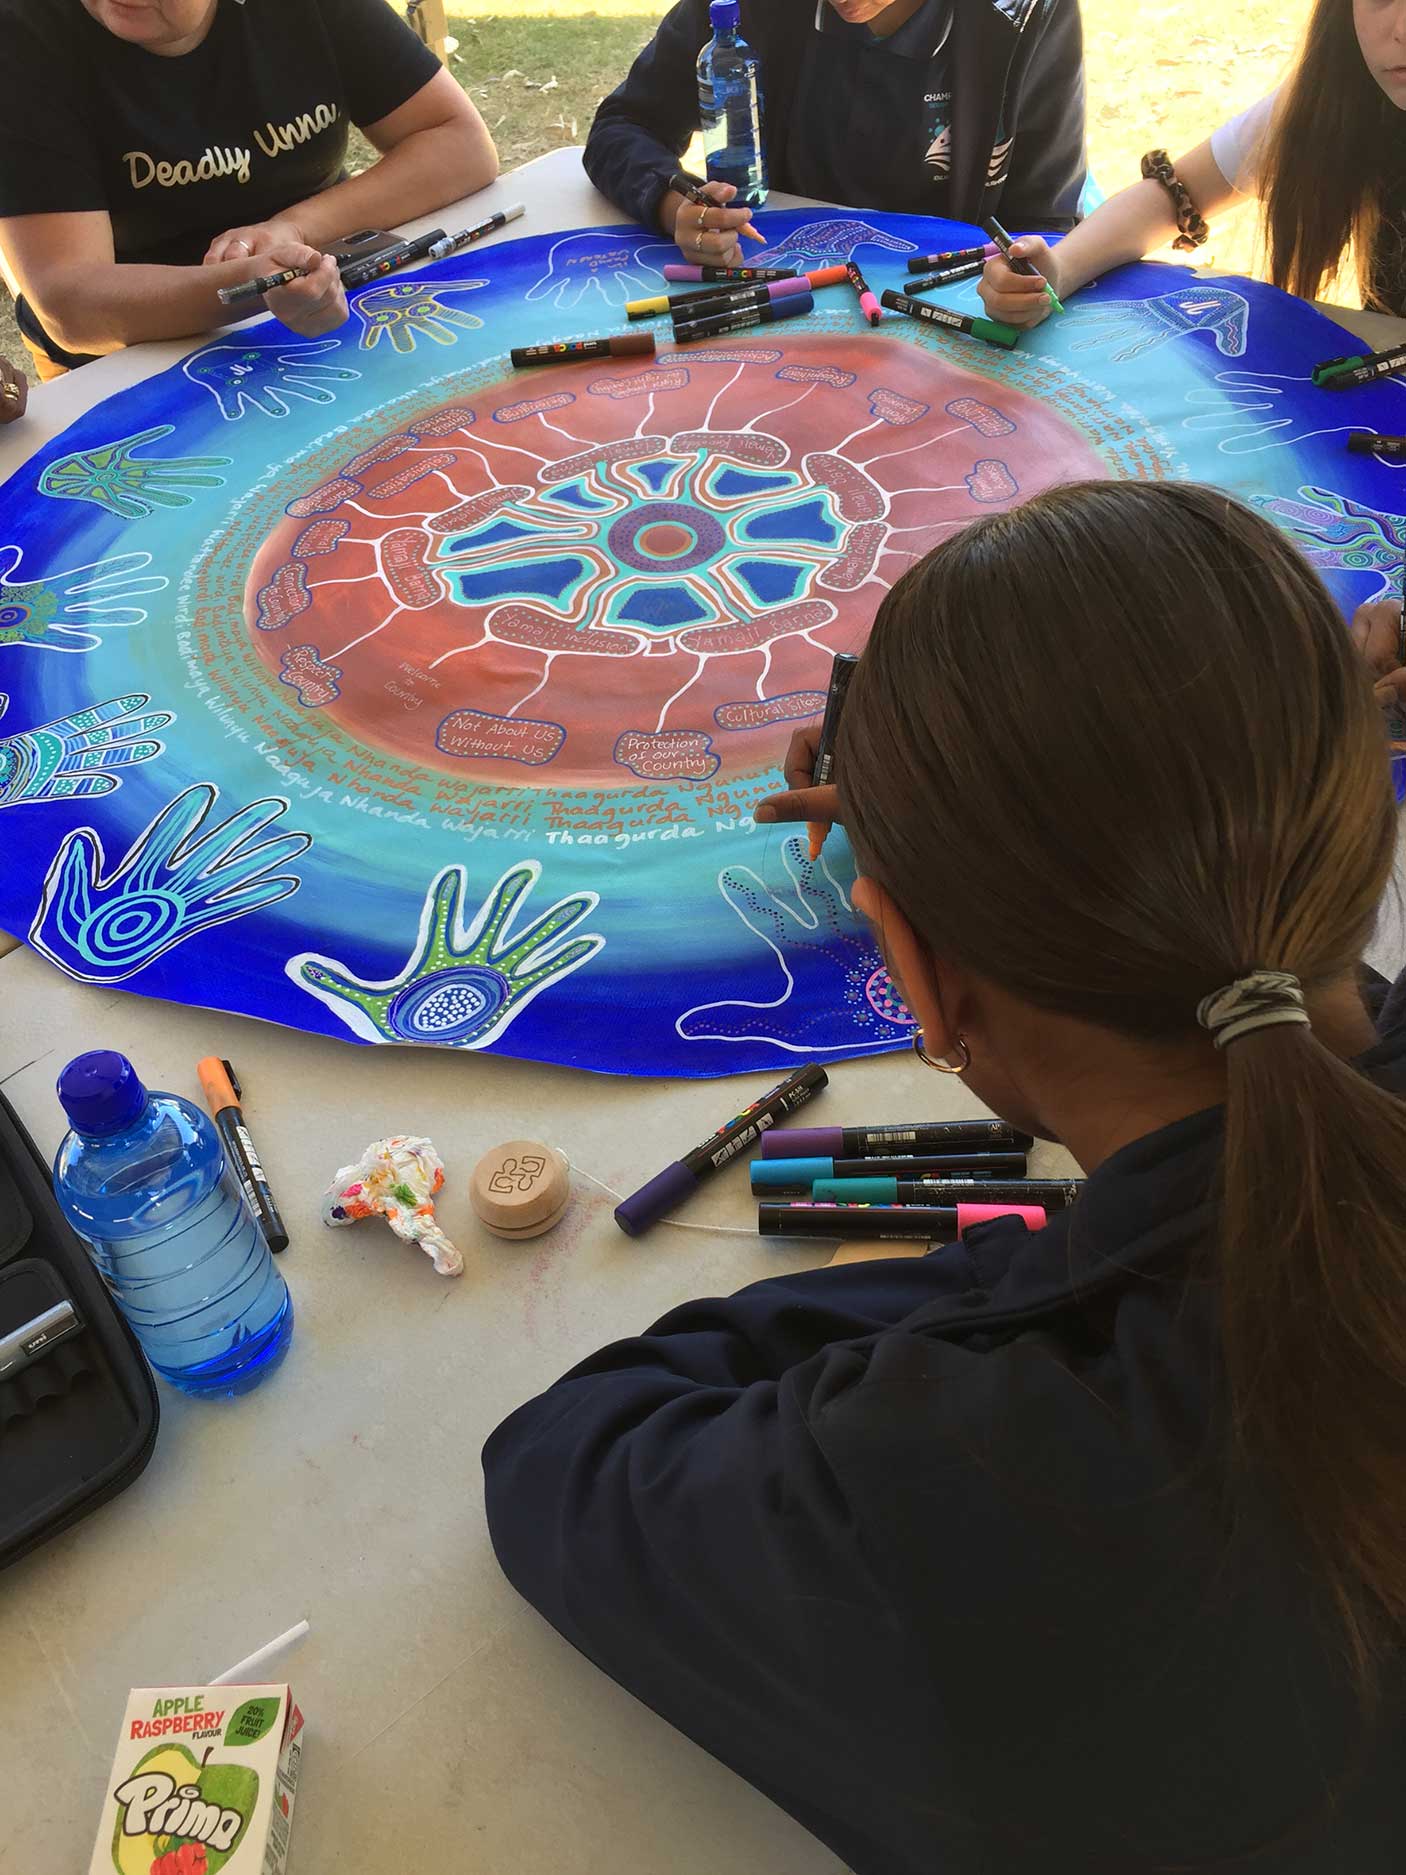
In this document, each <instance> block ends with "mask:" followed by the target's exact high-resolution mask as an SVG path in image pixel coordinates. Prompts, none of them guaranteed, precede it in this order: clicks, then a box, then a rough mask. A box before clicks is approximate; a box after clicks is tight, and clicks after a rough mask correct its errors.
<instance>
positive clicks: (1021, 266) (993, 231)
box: [981, 215, 1064, 312]
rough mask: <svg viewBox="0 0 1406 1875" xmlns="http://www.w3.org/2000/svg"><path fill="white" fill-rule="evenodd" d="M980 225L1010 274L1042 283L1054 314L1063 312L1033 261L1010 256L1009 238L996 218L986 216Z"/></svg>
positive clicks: (1057, 299)
mask: <svg viewBox="0 0 1406 1875" xmlns="http://www.w3.org/2000/svg"><path fill="white" fill-rule="evenodd" d="M981 225H982V227H983V228H985V230H986V232H987V233H988V234H989V235H990V236H991V239H992V240H993V241H994V242H995V243H996V245H997V247H999V248H1000V250H1001V258H1002V260H1004V261H1005V263H1006V265H1007V266H1008V267H1009V268H1010V270H1011V272H1012V273H1023V274H1024V275H1025V276H1026V278H1027V279H1034V280H1039V281H1042V282H1043V284H1044V288H1045V292H1046V293H1047V294H1048V296H1049V302H1050V304H1051V306H1053V307H1054V309H1055V311H1056V312H1063V311H1064V308H1063V306H1061V305H1060V303H1059V295H1058V294H1057V293H1056V292H1055V290H1054V288H1053V287H1052V286H1051V285H1050V283H1049V281H1048V280H1046V279H1045V276H1044V275H1043V274H1042V273H1041V272H1040V269H1039V268H1038V267H1037V266H1036V265H1035V263H1034V261H1033V260H1024V259H1017V258H1016V256H1015V255H1014V254H1012V252H1011V246H1012V242H1011V237H1010V236H1009V235H1008V234H1007V233H1006V231H1005V229H1004V228H1003V227H1002V226H1001V224H1000V222H999V221H997V219H996V217H995V216H994V215H988V216H987V217H986V219H985V220H984V221H983V222H982V224H981Z"/></svg>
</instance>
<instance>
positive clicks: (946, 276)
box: [903, 260, 986, 293]
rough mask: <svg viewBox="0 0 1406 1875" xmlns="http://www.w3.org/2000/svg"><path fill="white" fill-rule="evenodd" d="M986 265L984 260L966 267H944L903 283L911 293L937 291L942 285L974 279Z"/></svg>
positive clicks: (973, 262)
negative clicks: (939, 270) (939, 271)
mask: <svg viewBox="0 0 1406 1875" xmlns="http://www.w3.org/2000/svg"><path fill="white" fill-rule="evenodd" d="M985 266H986V262H985V261H984V260H977V261H971V262H969V263H968V264H967V265H966V266H965V267H944V268H943V270H942V272H941V273H927V274H924V275H923V277H922V279H921V280H905V281H904V282H903V285H904V287H905V289H906V290H907V291H908V292H909V293H935V292H936V291H937V289H938V288H939V287H942V286H956V285H957V283H958V282H959V281H961V280H974V279H975V278H976V276H977V274H979V273H981V272H982V271H983V270H984V269H985Z"/></svg>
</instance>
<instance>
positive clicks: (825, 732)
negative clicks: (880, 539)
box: [806, 288, 873, 866]
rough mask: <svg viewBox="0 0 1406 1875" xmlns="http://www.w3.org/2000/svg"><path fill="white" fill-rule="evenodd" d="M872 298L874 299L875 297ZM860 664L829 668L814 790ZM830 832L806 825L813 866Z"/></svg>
mask: <svg viewBox="0 0 1406 1875" xmlns="http://www.w3.org/2000/svg"><path fill="white" fill-rule="evenodd" d="M867 290H868V289H867V288H866V291H867ZM870 298H871V299H872V298H873V295H872V294H870ZM858 665H859V659H858V658H857V657H856V656H855V654H854V652H853V651H837V652H836V653H835V658H834V662H833V663H832V664H831V666H830V688H829V689H828V690H827V691H826V692H825V714H824V715H823V716H822V717H821V719H820V737H819V740H818V741H817V742H816V745H815V761H814V762H813V763H812V765H811V771H810V785H811V786H812V787H813V788H826V787H829V785H830V783H831V782H832V781H833V780H834V779H835V744H836V742H837V741H838V740H839V734H840V718H841V716H843V714H844V708H845V698H846V697H847V696H848V695H849V686H850V679H851V678H852V677H853V676H854V673H855V671H856V669H857V668H858ZM829 831H830V829H829V826H828V825H827V824H826V822H825V821H823V820H812V821H808V822H807V823H806V832H807V834H808V835H809V837H810V863H811V865H812V866H813V865H814V864H815V862H816V860H818V859H819V858H820V852H821V848H822V847H823V846H824V845H825V836H826V835H827V834H828V833H829Z"/></svg>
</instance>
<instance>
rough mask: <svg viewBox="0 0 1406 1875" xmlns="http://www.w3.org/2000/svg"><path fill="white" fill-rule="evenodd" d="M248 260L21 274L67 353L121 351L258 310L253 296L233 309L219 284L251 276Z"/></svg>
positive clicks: (111, 264) (112, 264)
mask: <svg viewBox="0 0 1406 1875" xmlns="http://www.w3.org/2000/svg"><path fill="white" fill-rule="evenodd" d="M254 274H255V269H254V268H252V267H251V265H250V263H249V261H248V260H247V259H241V260H237V261H225V262H222V263H221V264H220V265H219V266H216V267H151V266H143V265H140V264H137V263H120V262H118V261H107V262H99V263H98V264H97V265H91V264H88V263H86V262H70V263H66V264H64V265H61V266H57V267H50V268H45V269H43V271H42V272H40V273H39V274H38V275H37V277H30V276H29V275H28V273H27V272H26V273H25V274H22V275H21V286H22V289H23V291H24V295H25V298H26V299H27V300H28V301H29V303H30V305H31V306H32V307H33V309H34V313H35V316H36V318H38V320H39V322H40V324H41V325H42V326H43V327H44V330H45V331H46V332H47V333H48V334H49V336H50V338H51V339H53V340H54V341H55V343H56V344H58V345H60V346H62V347H63V349H64V350H65V351H67V352H77V353H95V354H98V355H101V354H103V353H106V352H116V351H121V349H122V347H123V346H124V345H139V344H142V343H143V342H144V341H146V340H149V339H182V338H189V337H191V336H192V334H194V333H199V332H208V331H210V329H211V328H212V327H214V326H221V325H228V324H229V323H230V322H231V321H232V320H235V319H238V318H246V317H248V315H249V314H250V313H251V312H262V311H263V303H262V301H260V300H254V301H253V302H252V303H251V304H250V305H248V306H245V307H242V308H240V309H238V310H237V311H231V310H230V309H229V308H227V307H225V306H222V305H221V304H220V301H219V298H218V289H219V288H220V287H222V286H237V285H238V284H239V283H240V282H241V281H244V280H248V279H251V278H253V277H254Z"/></svg>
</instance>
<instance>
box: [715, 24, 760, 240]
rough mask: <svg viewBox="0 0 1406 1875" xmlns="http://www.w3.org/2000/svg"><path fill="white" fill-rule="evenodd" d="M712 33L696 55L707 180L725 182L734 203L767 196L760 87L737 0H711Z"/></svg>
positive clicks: (755, 204)
mask: <svg viewBox="0 0 1406 1875" xmlns="http://www.w3.org/2000/svg"><path fill="white" fill-rule="evenodd" d="M708 13H709V17H710V18H711V19H712V22H713V36H712V38H711V39H710V40H709V41H708V43H707V45H706V46H704V48H703V50H702V51H701V52H700V53H699V54H698V113H699V118H700V120H701V123H702V127H703V149H704V152H705V154H706V156H707V159H708V180H709V181H710V182H730V183H732V185H733V186H734V188H735V189H736V190H737V202H738V203H739V204H745V205H746V206H747V207H748V208H760V207H761V205H762V203H763V202H765V200H766V188H767V185H766V157H765V155H764V154H763V145H762V88H761V84H760V82H759V80H758V78H757V61H756V59H755V58H753V56H752V49H751V47H750V46H749V45H748V44H747V42H746V40H745V39H743V38H741V37H740V36H739V34H738V31H737V0H712V4H711V5H710V6H709V8H708Z"/></svg>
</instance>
